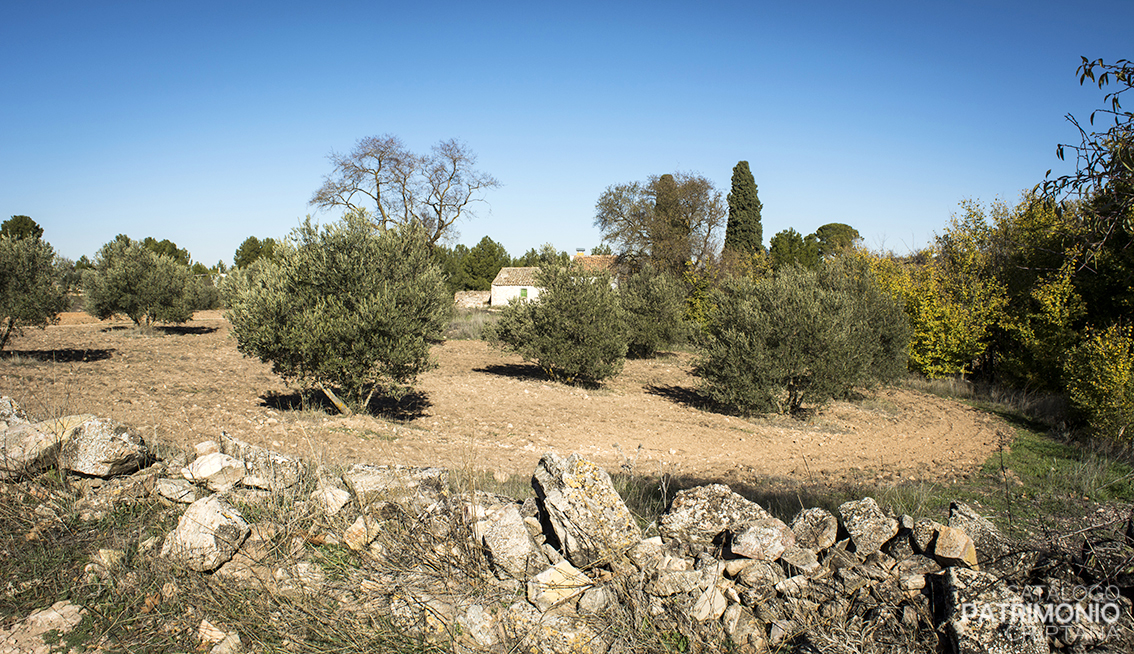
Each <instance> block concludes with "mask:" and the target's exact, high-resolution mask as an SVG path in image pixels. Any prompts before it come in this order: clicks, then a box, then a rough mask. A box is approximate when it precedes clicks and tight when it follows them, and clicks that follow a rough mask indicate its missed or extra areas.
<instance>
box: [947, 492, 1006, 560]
mask: <svg viewBox="0 0 1134 654" xmlns="http://www.w3.org/2000/svg"><path fill="white" fill-rule="evenodd" d="M949 526H950V527H953V528H954V529H960V530H961V531H963V532H965V533H966V534H968V535H969V537H970V538H972V539H973V545H974V546H976V550H977V557H978V559H979V560H980V562H981V563H986V562H989V561H997V560H999V559H1002V558H1004V557H1006V556H1008V555H1009V554H1011V552H1012V549H1013V547H1012V543H1011V542H1010V541H1009V540H1008V539H1007V538H1005V537H1004V535H1003V534H1001V533H1000V530H999V529H997V528H996V525H994V524H992V523H991V522H989V521H988V519H987V518H985V517H983V516H981V515H980V514H979V513H977V512H976V511H974V510H973V509H972V508H971V507H970V506H969V505H967V504H963V503H961V502H953V503H951V504H950V505H949Z"/></svg>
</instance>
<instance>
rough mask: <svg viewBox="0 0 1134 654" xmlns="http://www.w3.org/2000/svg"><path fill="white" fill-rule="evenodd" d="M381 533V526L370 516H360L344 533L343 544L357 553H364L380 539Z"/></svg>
mask: <svg viewBox="0 0 1134 654" xmlns="http://www.w3.org/2000/svg"><path fill="white" fill-rule="evenodd" d="M381 531H382V526H381V524H379V522H378V521H377V520H375V519H374V518H373V517H372V516H370V515H369V514H363V515H360V516H358V519H356V520H355V521H354V522H353V523H352V524H351V526H349V527H347V528H346V531H344V532H343V544H344V545H346V546H347V547H349V548H350V549H352V550H354V551H356V552H359V551H362V550H364V549H366V546H367V545H369V544H370V543H371V542H372V541H373V540H374V539H375V538H377V537H378V534H379V533H381Z"/></svg>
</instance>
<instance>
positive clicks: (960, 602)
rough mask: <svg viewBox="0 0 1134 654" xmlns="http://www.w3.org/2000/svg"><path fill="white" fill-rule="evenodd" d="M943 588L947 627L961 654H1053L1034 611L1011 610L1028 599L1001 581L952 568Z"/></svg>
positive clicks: (972, 571) (987, 575)
mask: <svg viewBox="0 0 1134 654" xmlns="http://www.w3.org/2000/svg"><path fill="white" fill-rule="evenodd" d="M943 586H944V594H945V620H944V628H945V630H946V631H947V632H948V634H949V635H950V636H951V637H952V639H953V643H954V646H955V649H956V652H957V653H958V654H1049V653H1050V651H1051V648H1050V646H1049V645H1048V641H1047V635H1046V633H1045V630H1044V625H1043V623H1042V622H1041V621H1039V620H1038V619H1036V616H1035V615H1034V614H1033V613H1032V612H1016V613H1013V612H1012V611H1011V610H1010V609H1011V607H1013V606H1016V607H1019V606H1022V605H1023V603H1024V600H1023V598H1021V597H1020V596H1019V595H1018V594H1016V593H1015V592H1013V591H1011V590H1010V589H1009V588H1008V587H1007V586H1006V585H1005V584H1004V582H1002V581H1001V580H999V579H997V578H996V577H994V576H992V575H989V574H986V573H983V572H978V571H976V570H969V569H966V568H948V569H947V570H945V574H944V575H943ZM1002 607H1008V609H1009V610H1007V611H1005V610H1002Z"/></svg>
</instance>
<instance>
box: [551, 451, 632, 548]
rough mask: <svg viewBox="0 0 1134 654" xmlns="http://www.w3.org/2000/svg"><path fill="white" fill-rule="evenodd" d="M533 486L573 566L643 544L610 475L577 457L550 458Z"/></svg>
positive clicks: (554, 455) (555, 456)
mask: <svg viewBox="0 0 1134 654" xmlns="http://www.w3.org/2000/svg"><path fill="white" fill-rule="evenodd" d="M532 485H533V487H534V488H535V491H536V494H537V495H538V496H539V499H540V501H541V502H542V503H543V507H544V509H545V510H546V511H547V516H548V519H549V520H550V522H551V526H552V528H553V529H554V530H555V535H556V537H557V538H558V539H559V543H560V545H561V546H562V550H563V555H564V556H565V557H566V558H567V560H568V561H571V562H572V563H573V564H575V565H577V566H580V567H588V566H592V565H596V564H600V563H604V562H608V561H610V560H612V559H614V558H615V557H616V556H618V555H620V554H622V553H623V552H625V551H626V550H628V549H630V547H632V546H633V545H635V544H637V543H638V541H640V540H641V539H642V531H641V529H639V528H638V524H637V523H636V522H635V521H634V516H633V515H631V513H630V510H629V509H627V508H626V505H625V504H624V503H623V502H622V497H621V496H619V494H618V491H616V490H615V489H614V484H613V483H612V482H611V480H610V475H608V474H607V472H606V471H605V470H603V469H602V468H600V467H598V466H596V465H595V464H593V463H591V462H590V461H586V460H584V459H582V458H581V457H579V455H577V454H572V455H571V456H569V457H567V458H566V459H564V458H562V457H560V456H558V455H556V454H552V453H548V454H545V455H544V456H543V458H541V459H540V460H539V464H538V465H536V469H535V475H534V476H533V478H532Z"/></svg>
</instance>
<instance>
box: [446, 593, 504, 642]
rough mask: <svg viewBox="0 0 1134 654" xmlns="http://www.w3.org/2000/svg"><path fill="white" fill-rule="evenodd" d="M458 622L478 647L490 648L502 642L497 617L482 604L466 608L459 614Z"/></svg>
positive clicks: (464, 632)
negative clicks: (498, 632)
mask: <svg viewBox="0 0 1134 654" xmlns="http://www.w3.org/2000/svg"><path fill="white" fill-rule="evenodd" d="M457 623H458V624H459V625H461V630H462V632H463V634H467V635H468V637H469V638H470V639H471V640H472V644H474V645H476V646H477V647H482V648H490V647H492V646H494V645H496V643H498V642H500V636H499V635H498V634H497V633H496V629H497V620H496V617H495V616H494V615H493V614H492V613H491V612H490V611H486V610H484V607H483V606H481V605H480V604H473V605H472V606H470V607H468V608H467V609H465V612H464V613H463V614H461V615H458V616H457Z"/></svg>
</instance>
